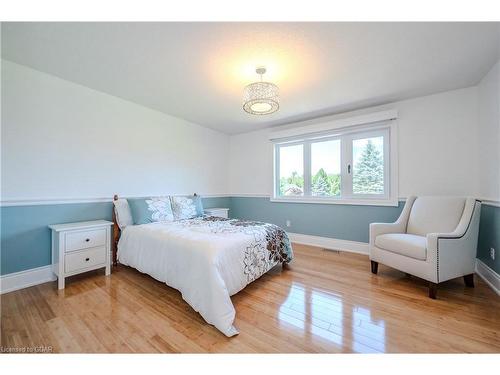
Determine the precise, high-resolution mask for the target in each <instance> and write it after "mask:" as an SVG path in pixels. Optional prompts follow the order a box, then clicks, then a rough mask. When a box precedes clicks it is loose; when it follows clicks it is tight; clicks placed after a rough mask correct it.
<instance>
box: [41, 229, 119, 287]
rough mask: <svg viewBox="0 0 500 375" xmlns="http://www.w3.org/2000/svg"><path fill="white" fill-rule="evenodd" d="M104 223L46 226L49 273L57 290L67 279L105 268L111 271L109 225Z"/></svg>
mask: <svg viewBox="0 0 500 375" xmlns="http://www.w3.org/2000/svg"><path fill="white" fill-rule="evenodd" d="M112 225H113V223H112V222H111V221H106V220H95V221H82V222H79V223H67V224H54V225H49V228H50V229H52V271H53V272H54V273H55V274H56V275H57V280H58V288H59V289H64V279H65V278H66V277H68V276H72V275H76V274H79V273H83V272H87V271H91V270H95V269H98V268H103V267H106V275H109V274H110V272H111V226H112Z"/></svg>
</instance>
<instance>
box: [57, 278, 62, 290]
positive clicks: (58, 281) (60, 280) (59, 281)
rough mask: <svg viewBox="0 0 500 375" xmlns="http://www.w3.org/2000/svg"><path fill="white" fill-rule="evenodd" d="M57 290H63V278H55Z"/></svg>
mask: <svg viewBox="0 0 500 375" xmlns="http://www.w3.org/2000/svg"><path fill="white" fill-rule="evenodd" d="M57 285H58V289H64V277H61V276H59V277H58V278H57Z"/></svg>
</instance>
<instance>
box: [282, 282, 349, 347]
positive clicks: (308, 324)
mask: <svg viewBox="0 0 500 375" xmlns="http://www.w3.org/2000/svg"><path fill="white" fill-rule="evenodd" d="M342 310H343V307H342V299H341V298H340V297H339V296H335V295H332V294H327V293H324V292H321V291H316V290H311V289H310V288H306V287H304V286H303V285H302V284H299V283H296V282H293V283H292V288H291V289H290V292H289V294H288V297H287V299H286V300H285V301H284V302H283V304H282V305H281V306H280V310H279V319H280V322H283V323H286V324H290V325H292V326H294V327H296V328H299V329H301V330H303V332H304V333H305V334H306V335H308V336H311V335H312V336H318V337H321V338H323V339H325V340H327V341H328V342H331V343H333V344H335V345H336V346H339V347H342V345H343V323H342Z"/></svg>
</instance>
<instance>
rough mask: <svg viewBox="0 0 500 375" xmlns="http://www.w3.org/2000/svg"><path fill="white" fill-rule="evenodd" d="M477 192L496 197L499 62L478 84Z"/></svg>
mask: <svg viewBox="0 0 500 375" xmlns="http://www.w3.org/2000/svg"><path fill="white" fill-rule="evenodd" d="M478 104H479V114H478V115H479V121H478V137H479V144H480V149H479V153H478V158H479V160H478V166H479V179H478V181H479V193H480V195H481V197H484V198H485V199H489V200H496V201H500V62H497V63H496V64H495V66H493V68H492V69H491V70H490V72H489V73H488V74H487V75H486V76H485V77H484V78H483V79H482V80H481V82H480V83H479V85H478Z"/></svg>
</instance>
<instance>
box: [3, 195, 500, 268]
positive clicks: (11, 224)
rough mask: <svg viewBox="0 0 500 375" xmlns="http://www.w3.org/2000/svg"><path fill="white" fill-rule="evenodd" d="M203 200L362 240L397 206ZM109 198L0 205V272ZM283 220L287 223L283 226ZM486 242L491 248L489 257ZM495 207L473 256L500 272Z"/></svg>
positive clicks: (29, 264)
mask: <svg viewBox="0 0 500 375" xmlns="http://www.w3.org/2000/svg"><path fill="white" fill-rule="evenodd" d="M203 205H204V206H205V207H207V208H209V207H228V208H229V209H230V215H231V217H238V218H243V219H250V220H260V221H266V222H270V223H274V224H276V225H279V226H281V227H284V228H285V229H286V230H287V231H289V232H294V233H301V234H309V235H314V236H322V237H331V238H338V239H344V240H350V241H359V242H368V226H369V224H370V223H372V222H393V221H395V220H396V219H397V218H398V216H399V214H400V212H401V210H402V208H403V205H404V204H403V203H402V202H400V204H399V207H382V206H355V205H334V204H307V203H282V202H271V201H270V200H269V198H265V197H262V198H256V197H245V198H242V197H232V198H229V197H222V198H203ZM111 207H112V203H111V202H103V203H72V204H52V205H33V206H10V207H1V208H0V215H1V233H0V237H1V256H0V263H1V265H0V266H1V267H0V271H1V274H2V275H5V274H8V273H12V272H18V271H23V270H27V269H30V268H35V267H41V266H46V265H48V264H50V262H51V249H50V247H51V246H50V230H49V229H48V227H47V226H48V225H49V224H56V223H67V222H73V221H85V220H96V219H105V220H111V214H112V210H111ZM286 220H290V221H291V226H290V227H286V226H285V225H286ZM490 247H494V248H495V249H497V259H496V260H495V261H493V260H491V258H490V256H489V249H490ZM499 250H500V208H499V207H495V206H490V205H486V204H483V207H482V211H481V225H480V230H479V243H478V258H479V259H481V260H482V261H483V262H484V263H486V264H487V265H488V266H489V267H491V268H492V269H493V270H495V271H496V272H497V273H500V259H499V258H500V256H499V253H498V252H499Z"/></svg>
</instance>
